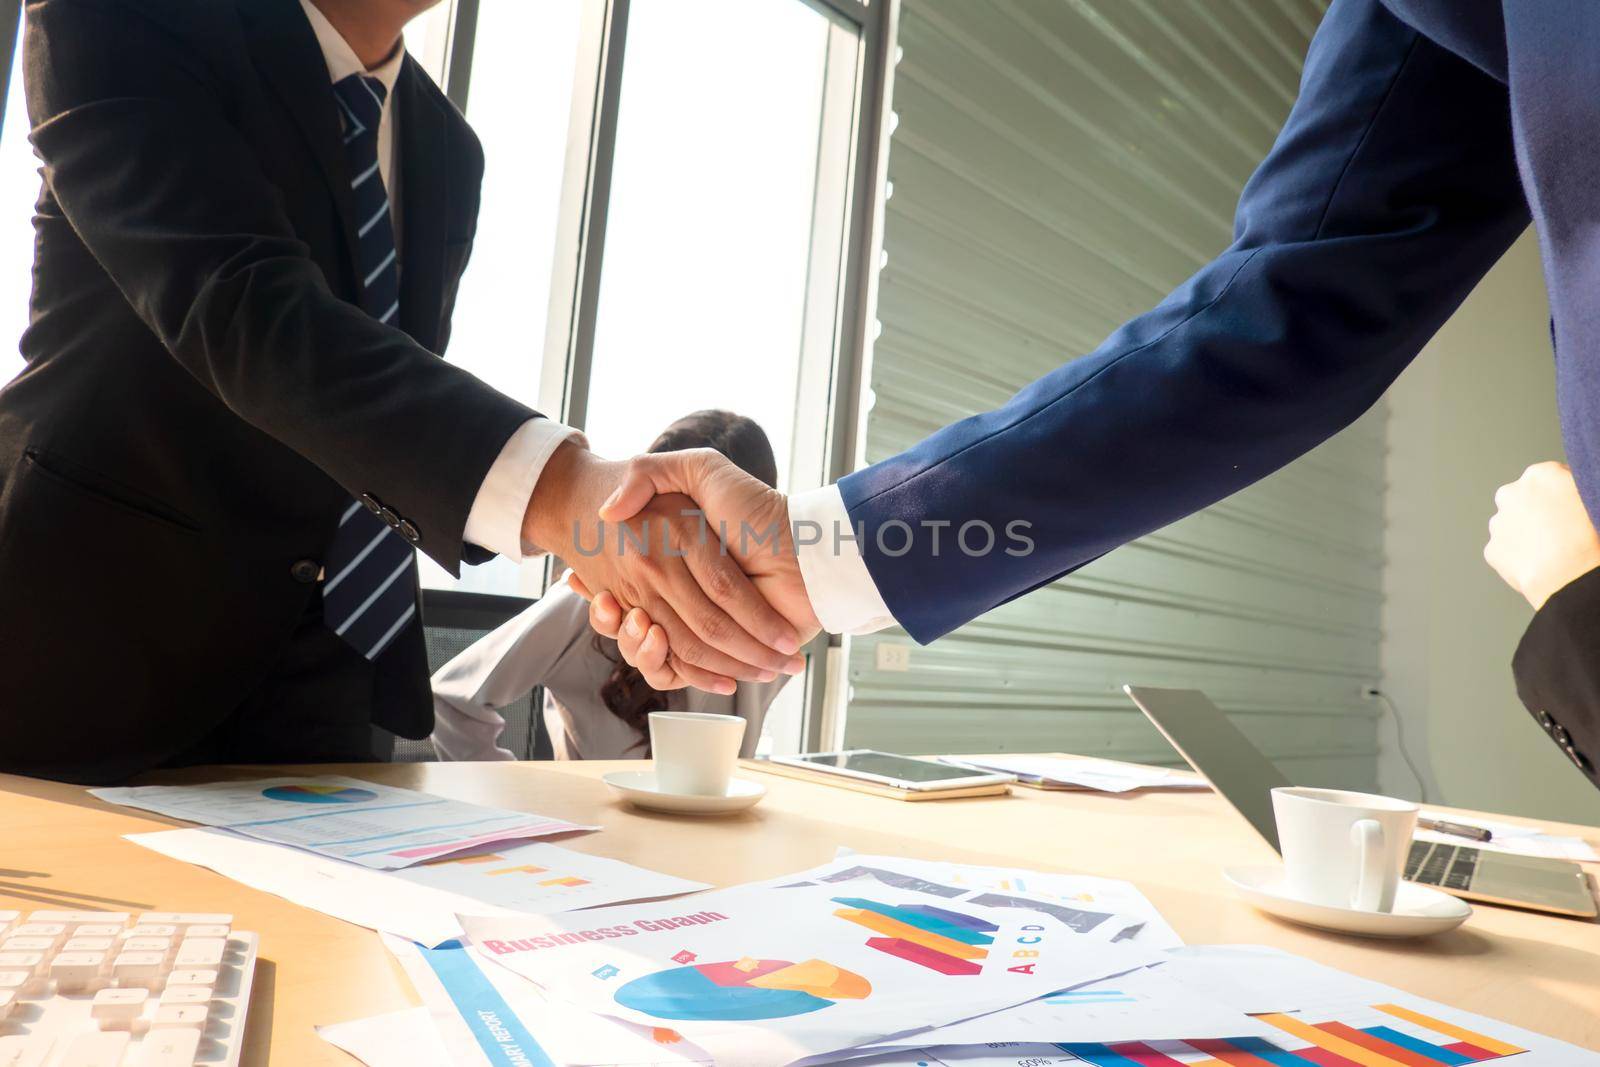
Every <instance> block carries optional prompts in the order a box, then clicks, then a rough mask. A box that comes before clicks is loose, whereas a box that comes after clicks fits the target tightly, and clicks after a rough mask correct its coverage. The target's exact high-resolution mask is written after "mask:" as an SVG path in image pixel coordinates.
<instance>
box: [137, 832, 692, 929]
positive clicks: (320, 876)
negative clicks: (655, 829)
mask: <svg viewBox="0 0 1600 1067" xmlns="http://www.w3.org/2000/svg"><path fill="white" fill-rule="evenodd" d="M128 840H129V841H132V842H134V843H135V844H137V845H142V846H144V847H145V848H148V849H151V850H153V851H156V852H160V853H161V854H162V855H165V856H170V857H172V858H173V859H176V860H182V861H183V862H185V863H193V864H196V865H198V866H201V867H209V868H210V869H211V870H213V871H216V872H217V873H218V874H221V875H223V876H225V877H228V878H232V879H233V880H234V881H236V882H240V883H243V884H244V885H248V886H250V887H251V888H253V889H260V890H262V891H263V892H267V893H275V894H277V895H278V896H280V897H283V898H284V899H285V900H289V901H292V902H293V903H295V904H299V905H300V906H302V907H306V908H314V909H316V910H317V911H320V912H322V913H324V914H326V915H332V916H333V917H334V918H336V919H343V920H344V921H345V922H349V923H354V924H356V925H357V926H365V927H367V928H369V929H372V930H381V931H383V932H385V933H391V934H398V935H399V936H401V937H404V938H408V939H410V940H412V941H417V942H419V943H421V944H423V945H426V946H429V947H432V946H434V945H437V944H439V943H440V942H443V941H448V940H450V939H452V938H457V937H460V936H461V927H460V925H459V924H458V923H457V922H456V915H457V913H459V912H464V911H478V912H484V913H493V914H500V915H519V914H530V913H531V914H543V913H546V912H557V911H575V910H577V909H579V908H592V907H595V906H597V905H601V904H618V903H621V902H623V901H627V900H649V899H652V898H655V897H666V896H675V895H679V894H682V893H692V892H695V891H698V890H701V889H708V888H710V887H709V886H707V885H706V883H704V882H691V881H689V880H688V879H686V878H675V877H673V876H672V875H669V874H661V873H659V872H657V871H649V870H645V869H644V868H642V867H635V866H633V865H632V864H630V863H623V862H622V861H620V860H613V859H607V858H605V857H604V856H591V855H589V854H587V853H584V852H576V851H573V850H572V849H568V848H562V847H561V846H560V845H551V844H547V843H544V842H524V843H522V844H514V843H512V844H507V845H503V846H494V850H493V851H492V852H485V851H482V850H481V849H480V850H474V851H472V852H467V853H463V854H460V855H456V856H448V857H446V858H444V859H442V860H433V861H431V862H429V863H424V864H419V865H418V866H415V867H407V868H404V869H403V870H398V871H375V870H372V869H370V868H367V867H362V866H360V865H359V864H354V863H350V862H348V861H345V860H336V859H330V858H329V857H326V856H319V855H317V854H315V853H312V852H304V851H302V850H300V849H296V848H290V847H288V846H286V845H275V844H272V843H270V842H267V841H256V840H253V839H251V838H248V837H241V836H239V835H238V834H235V833H233V832H232V831H230V830H221V829H212V830H201V829H193V830H163V831H159V832H156V833H149V834H129V835H128Z"/></svg>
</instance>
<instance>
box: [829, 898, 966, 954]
mask: <svg viewBox="0 0 1600 1067" xmlns="http://www.w3.org/2000/svg"><path fill="white" fill-rule="evenodd" d="M834 914H835V915H837V916H838V917H839V918H841V919H846V920H848V921H850V922H853V923H855V924H857V925H858V926H865V927H866V928H867V929H868V930H871V931H873V932H874V933H879V934H887V935H888V936H889V937H892V938H897V939H899V940H901V941H909V942H910V943H911V944H913V945H921V946H922V947H923V948H926V949H928V950H930V951H932V952H937V953H941V954H943V955H946V956H953V957H955V958H956V959H963V960H981V959H983V958H985V957H986V956H988V955H989V950H988V949H986V948H979V947H977V946H976V945H968V944H965V943H964V942H961V941H953V940H951V939H950V938H948V937H945V936H943V935H942V934H930V933H929V932H928V931H926V930H919V929H918V928H917V927H915V926H912V925H910V924H909V923H904V922H901V921H900V920H899V919H891V918H890V917H889V916H887V915H880V914H879V913H878V912H875V911H867V910H866V909H864V908H840V909H839V910H838V911H836V912H834Z"/></svg>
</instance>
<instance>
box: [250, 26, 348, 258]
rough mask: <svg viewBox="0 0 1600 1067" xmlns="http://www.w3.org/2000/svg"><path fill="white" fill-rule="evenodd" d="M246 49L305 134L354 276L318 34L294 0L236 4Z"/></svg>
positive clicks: (340, 154)
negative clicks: (245, 35)
mask: <svg viewBox="0 0 1600 1067" xmlns="http://www.w3.org/2000/svg"><path fill="white" fill-rule="evenodd" d="M239 10H240V13H241V15H242V17H243V20H244V24H245V26H246V27H247V28H248V30H249V34H248V36H249V39H250V51H251V54H252V55H253V56H254V58H255V62H256V66H257V67H258V68H259V69H260V70H261V72H262V74H263V75H264V76H265V78H266V79H267V81H268V82H269V83H270V84H271V86H272V88H273V91H274V92H276V93H277V94H278V96H279V97H280V98H281V99H282V100H283V103H284V105H285V106H286V107H287V108H288V110H289V114H290V115H292V116H293V117H294V121H295V123H296V124H297V125H298V126H299V127H300V132H301V133H302V134H304V135H305V138H306V142H307V144H308V145H309V146H310V148H311V154H312V156H313V157H314V158H315V159H316V161H317V169H318V170H320V171H321V172H322V176H323V178H324V180H325V181H326V182H327V183H328V191H329V193H331V194H332V196H333V202H334V205H335V207H336V209H337V211H338V214H339V224H340V230H341V231H342V233H343V236H344V248H345V262H346V264H347V266H348V270H349V273H350V276H351V279H352V280H353V279H354V276H355V264H356V262H357V254H356V227H355V221H354V216H355V207H354V203H353V200H352V196H351V192H350V175H349V174H348V173H347V171H348V168H347V167H346V166H345V160H344V145H343V141H342V132H341V130H340V129H339V112H338V104H337V103H336V101H335V98H334V95H333V85H332V83H331V82H330V81H329V80H328V64H327V62H326V61H325V60H324V59H323V58H322V49H321V47H320V46H319V45H318V44H317V36H316V34H315V33H314V32H313V31H312V29H311V24H310V23H309V22H308V21H306V15H305V12H304V11H302V10H301V8H300V4H299V3H298V2H297V0H239Z"/></svg>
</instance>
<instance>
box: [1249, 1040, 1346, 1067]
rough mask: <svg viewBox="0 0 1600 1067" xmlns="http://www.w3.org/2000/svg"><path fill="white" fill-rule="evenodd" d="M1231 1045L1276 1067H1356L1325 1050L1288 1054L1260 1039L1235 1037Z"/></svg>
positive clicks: (1309, 1049) (1314, 1048) (1341, 1057)
mask: <svg viewBox="0 0 1600 1067" xmlns="http://www.w3.org/2000/svg"><path fill="white" fill-rule="evenodd" d="M1232 1044H1233V1045H1234V1046H1236V1047H1237V1048H1239V1049H1240V1050H1241V1051H1244V1052H1250V1053H1254V1054H1255V1055H1257V1056H1260V1057H1261V1058H1262V1059H1264V1060H1267V1061H1268V1062H1270V1063H1273V1064H1276V1065H1277V1067H1307V1065H1308V1064H1316V1065H1317V1067H1356V1065H1355V1064H1353V1063H1351V1062H1350V1061H1349V1060H1347V1059H1345V1058H1344V1057H1343V1056H1338V1055H1335V1054H1334V1053H1332V1052H1329V1051H1328V1050H1327V1049H1325V1048H1316V1047H1312V1048H1302V1049H1296V1050H1295V1051H1293V1052H1289V1051H1287V1050H1285V1049H1281V1048H1279V1047H1278V1046H1277V1045H1274V1044H1273V1043H1272V1042H1270V1041H1268V1040H1267V1039H1266V1038H1262V1037H1236V1038H1234V1039H1233V1041H1232Z"/></svg>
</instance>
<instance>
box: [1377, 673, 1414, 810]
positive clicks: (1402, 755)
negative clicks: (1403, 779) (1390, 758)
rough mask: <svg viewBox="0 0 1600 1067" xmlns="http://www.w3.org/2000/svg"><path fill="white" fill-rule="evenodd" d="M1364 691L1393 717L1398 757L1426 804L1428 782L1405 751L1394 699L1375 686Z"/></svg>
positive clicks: (1397, 709) (1404, 738)
mask: <svg viewBox="0 0 1600 1067" xmlns="http://www.w3.org/2000/svg"><path fill="white" fill-rule="evenodd" d="M1366 692H1367V696H1369V697H1376V698H1377V699H1379V700H1381V701H1383V703H1384V706H1385V707H1387V708H1388V709H1389V716H1390V717H1391V718H1392V719H1394V737H1395V740H1396V741H1398V742H1399V749H1400V758H1401V759H1403V760H1405V762H1406V766H1407V767H1408V768H1410V770H1411V776H1412V777H1413V778H1415V779H1416V780H1417V792H1418V794H1420V796H1419V799H1420V800H1421V802H1422V803H1424V804H1426V803H1427V802H1428V783H1427V782H1425V781H1423V780H1422V772H1420V771H1418V770H1417V765H1416V764H1415V763H1412V762H1411V753H1409V752H1407V751H1406V730H1405V726H1404V725H1403V724H1402V723H1401V721H1400V709H1399V708H1397V707H1395V706H1394V701H1392V700H1390V699H1389V694H1388V693H1385V692H1384V691H1383V690H1382V689H1379V688H1378V687H1377V686H1375V685H1369V686H1367V690H1366Z"/></svg>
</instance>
